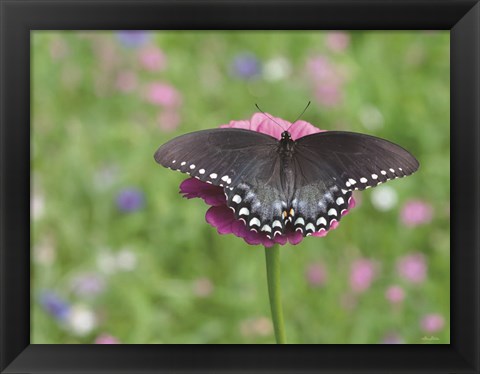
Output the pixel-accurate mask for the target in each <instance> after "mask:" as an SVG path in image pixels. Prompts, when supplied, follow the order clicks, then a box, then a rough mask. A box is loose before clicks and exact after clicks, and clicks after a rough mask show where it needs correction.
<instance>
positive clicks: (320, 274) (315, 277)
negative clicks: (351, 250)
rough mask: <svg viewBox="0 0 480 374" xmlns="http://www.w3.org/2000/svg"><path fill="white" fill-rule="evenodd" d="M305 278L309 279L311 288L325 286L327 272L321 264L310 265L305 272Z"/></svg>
mask: <svg viewBox="0 0 480 374" xmlns="http://www.w3.org/2000/svg"><path fill="white" fill-rule="evenodd" d="M305 277H306V278H307V282H308V284H309V285H310V286H312V287H321V286H323V285H324V284H325V281H326V280H327V271H326V269H325V266H324V265H323V264H322V263H320V262H316V263H313V264H310V265H308V267H307V269H306V271H305Z"/></svg>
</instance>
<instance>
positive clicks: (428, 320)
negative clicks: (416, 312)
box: [420, 313, 445, 333]
mask: <svg viewBox="0 0 480 374" xmlns="http://www.w3.org/2000/svg"><path fill="white" fill-rule="evenodd" d="M443 326H445V319H444V318H443V317H442V316H441V315H440V314H436V313H432V314H427V315H426V316H424V317H423V318H422V320H421V321H420V327H421V329H422V330H423V331H425V332H430V333H432V332H437V331H440V330H441V329H443Z"/></svg>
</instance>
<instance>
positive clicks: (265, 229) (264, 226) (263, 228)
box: [262, 225, 272, 232]
mask: <svg viewBox="0 0 480 374" xmlns="http://www.w3.org/2000/svg"><path fill="white" fill-rule="evenodd" d="M262 231H267V232H272V228H271V227H270V226H268V225H263V227H262Z"/></svg>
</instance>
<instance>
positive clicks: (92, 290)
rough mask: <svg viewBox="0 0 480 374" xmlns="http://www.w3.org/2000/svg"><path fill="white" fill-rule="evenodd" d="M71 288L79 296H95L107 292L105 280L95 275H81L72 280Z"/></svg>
mask: <svg viewBox="0 0 480 374" xmlns="http://www.w3.org/2000/svg"><path fill="white" fill-rule="evenodd" d="M71 287H72V291H73V292H74V293H75V294H77V295H78V296H94V295H98V294H100V293H102V292H103V291H104V290H105V280H104V278H103V277H101V276H100V275H98V274H95V273H87V274H81V275H78V276H76V277H75V278H73V279H72V281H71Z"/></svg>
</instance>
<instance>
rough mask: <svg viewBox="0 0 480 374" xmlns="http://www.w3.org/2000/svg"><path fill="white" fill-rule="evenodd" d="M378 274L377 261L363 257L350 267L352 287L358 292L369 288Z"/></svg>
mask: <svg viewBox="0 0 480 374" xmlns="http://www.w3.org/2000/svg"><path fill="white" fill-rule="evenodd" d="M375 275H376V269H375V263H374V262H373V261H371V260H368V259H365V258H362V259H358V260H355V261H354V262H353V263H352V265H351V268H350V287H351V288H352V290H353V291H354V292H356V293H362V292H365V291H366V290H368V289H369V288H370V286H371V284H372V282H373V279H374V278H375Z"/></svg>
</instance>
